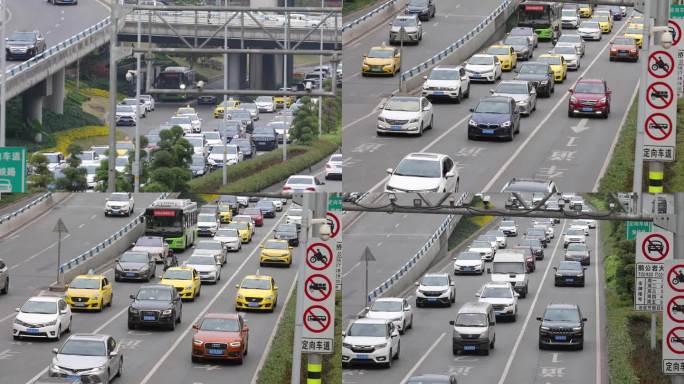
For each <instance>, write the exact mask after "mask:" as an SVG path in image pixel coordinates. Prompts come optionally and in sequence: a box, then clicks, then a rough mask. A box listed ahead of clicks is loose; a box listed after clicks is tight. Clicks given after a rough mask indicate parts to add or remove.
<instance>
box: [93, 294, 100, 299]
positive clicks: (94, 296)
mask: <svg viewBox="0 0 684 384" xmlns="http://www.w3.org/2000/svg"><path fill="white" fill-rule="evenodd" d="M92 299H93V300H100V295H93V297H92Z"/></svg>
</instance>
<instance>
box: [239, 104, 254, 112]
mask: <svg viewBox="0 0 684 384" xmlns="http://www.w3.org/2000/svg"><path fill="white" fill-rule="evenodd" d="M240 108H242V109H246V110H248V111H252V110H256V109H257V106H256V104H254V103H242V104H240Z"/></svg>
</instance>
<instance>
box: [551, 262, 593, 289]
mask: <svg viewBox="0 0 684 384" xmlns="http://www.w3.org/2000/svg"><path fill="white" fill-rule="evenodd" d="M553 269H554V270H555V271H556V275H555V277H554V283H553V285H555V286H556V287H560V286H568V285H574V286H580V287H584V271H585V270H586V268H584V267H583V266H582V264H581V263H580V262H579V261H561V262H560V265H558V267H553Z"/></svg>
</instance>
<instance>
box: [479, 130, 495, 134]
mask: <svg viewBox="0 0 684 384" xmlns="http://www.w3.org/2000/svg"><path fill="white" fill-rule="evenodd" d="M482 133H483V134H485V135H493V134H494V130H493V129H483V130H482Z"/></svg>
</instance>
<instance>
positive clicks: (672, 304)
mask: <svg viewBox="0 0 684 384" xmlns="http://www.w3.org/2000/svg"><path fill="white" fill-rule="evenodd" d="M667 317H669V318H670V319H671V320H672V321H675V322H677V323H684V296H674V297H673V298H671V299H670V301H668V302H667Z"/></svg>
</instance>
